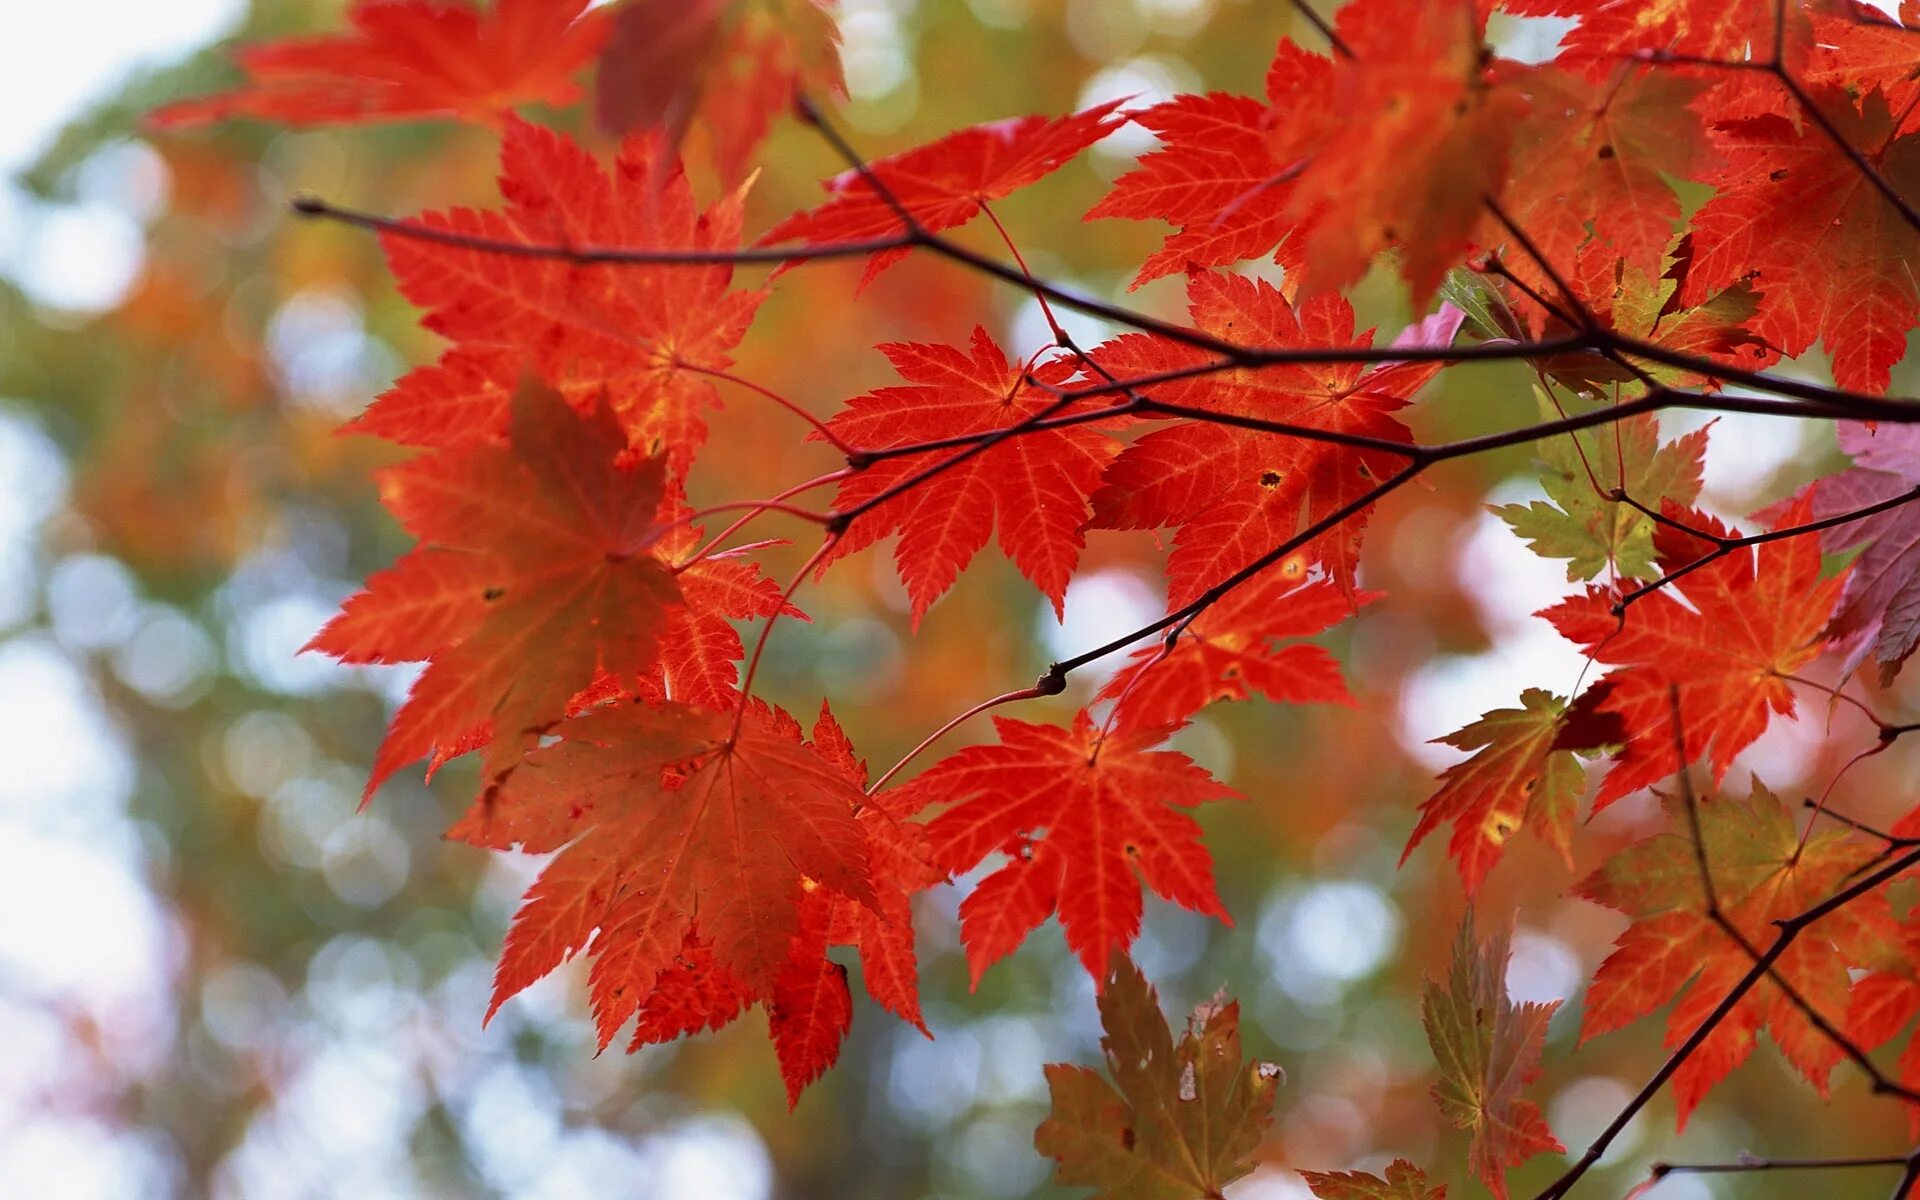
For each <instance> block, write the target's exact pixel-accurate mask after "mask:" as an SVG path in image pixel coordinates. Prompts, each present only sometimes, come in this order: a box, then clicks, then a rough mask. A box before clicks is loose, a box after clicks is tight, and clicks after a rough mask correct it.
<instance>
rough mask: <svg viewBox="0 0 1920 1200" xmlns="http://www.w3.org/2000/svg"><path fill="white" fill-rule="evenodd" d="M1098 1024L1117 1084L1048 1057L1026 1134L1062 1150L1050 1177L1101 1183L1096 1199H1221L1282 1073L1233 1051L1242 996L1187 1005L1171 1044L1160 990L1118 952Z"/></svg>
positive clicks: (1251, 1146) (1244, 1162) (1255, 1137)
mask: <svg viewBox="0 0 1920 1200" xmlns="http://www.w3.org/2000/svg"><path fill="white" fill-rule="evenodd" d="M1100 1024H1101V1026H1102V1027H1103V1028H1104V1029H1105V1030H1106V1036H1105V1037H1103V1038H1101V1039H1100V1045H1101V1048H1102V1049H1104V1050H1105V1051H1106V1056H1107V1067H1108V1069H1109V1071H1111V1072H1112V1075H1113V1083H1111V1084H1109V1083H1108V1082H1107V1081H1106V1080H1104V1079H1102V1078H1101V1077H1100V1075H1099V1073H1098V1072H1095V1071H1091V1070H1088V1069H1087V1068H1085V1067H1076V1066H1072V1065H1069V1064H1066V1063H1048V1064H1047V1086H1048V1087H1049V1088H1050V1089H1051V1090H1052V1093H1053V1111H1052V1113H1051V1114H1050V1115H1049V1116H1048V1117H1047V1120H1046V1121H1045V1122H1043V1123H1042V1124H1041V1126H1040V1128H1039V1129H1037V1130H1036V1131H1034V1135H1033V1144H1034V1146H1035V1147H1036V1148H1037V1149H1038V1150H1039V1151H1040V1153H1042V1154H1045V1155H1047V1156H1048V1157H1050V1158H1055V1159H1058V1160H1059V1163H1060V1165H1059V1167H1058V1169H1057V1170H1056V1171H1055V1173H1054V1181H1055V1182H1057V1183H1064V1184H1080V1185H1085V1186H1091V1187H1096V1188H1099V1189H1100V1191H1099V1196H1100V1197H1101V1198H1102V1200H1218V1197H1220V1196H1221V1194H1222V1192H1223V1190H1224V1189H1225V1187H1226V1185H1227V1184H1228V1183H1230V1182H1232V1181H1233V1180H1235V1179H1238V1178H1239V1177H1240V1176H1242V1175H1244V1174H1246V1173H1247V1171H1248V1170H1250V1169H1251V1166H1252V1164H1251V1163H1250V1162H1249V1161H1248V1159H1249V1158H1250V1157H1251V1156H1252V1154H1253V1152H1254V1150H1255V1149H1256V1148H1257V1147H1258V1146H1259V1144H1260V1137H1261V1135H1262V1134H1263V1133H1264V1132H1265V1131H1266V1128H1267V1126H1268V1125H1269V1124H1270V1123H1271V1122H1272V1120H1273V1099H1274V1093H1275V1091H1276V1090H1277V1089H1278V1088H1279V1085H1280V1078H1281V1072H1280V1068H1279V1067H1277V1066H1275V1065H1274V1064H1273V1063H1268V1062H1251V1063H1244V1064H1243V1063H1242V1062H1241V1061H1240V1006H1239V1005H1238V1004H1237V1003H1234V1002H1231V1001H1224V1000H1222V999H1221V998H1218V997H1216V998H1215V999H1214V1000H1213V1001H1211V1002H1210V1003H1207V1004H1202V1005H1201V1006H1200V1007H1198V1008H1196V1009H1194V1010H1193V1016H1192V1017H1190V1018H1189V1019H1188V1021H1187V1031H1186V1034H1185V1035H1184V1036H1183V1037H1182V1038H1181V1039H1180V1043H1179V1045H1178V1046H1176V1045H1174V1042H1173V1034H1172V1031H1171V1030H1170V1029H1168V1027H1167V1021H1166V1018H1165V1017H1164V1016H1162V1015H1161V1013H1160V1001H1159V998H1158V997H1157V996H1155V994H1154V991H1153V989H1152V988H1151V987H1149V986H1148V985H1147V981H1146V979H1145V977H1143V976H1142V975H1141V974H1140V970H1139V968H1138V967H1136V966H1134V965H1133V963H1132V962H1131V961H1129V960H1128V959H1126V958H1124V957H1122V958H1118V959H1116V960H1115V961H1114V964H1113V966H1112V967H1111V968H1110V970H1109V971H1108V974H1107V978H1106V982H1105V986H1104V988H1103V989H1102V991H1101V993H1100Z"/></svg>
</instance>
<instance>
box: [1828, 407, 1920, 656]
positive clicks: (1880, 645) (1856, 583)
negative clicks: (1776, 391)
mask: <svg viewBox="0 0 1920 1200" xmlns="http://www.w3.org/2000/svg"><path fill="white" fill-rule="evenodd" d="M1839 434H1840V448H1841V449H1842V450H1845V451H1846V452H1847V453H1848V454H1850V455H1852V456H1853V463H1854V465H1853V467H1852V468H1851V469H1849V470H1846V471H1842V472H1839V473H1838V474H1834V475H1829V476H1827V477H1826V478H1825V479H1822V480H1820V481H1819V482H1818V483H1816V484H1815V485H1814V487H1813V515H1814V516H1815V517H1817V518H1819V519H1821V520H1826V519H1828V518H1831V517H1837V516H1840V515H1841V514H1843V513H1848V512H1853V511H1855V510H1858V509H1861V508H1866V507H1868V506H1870V505H1874V504H1878V503H1880V502H1882V501H1887V500H1892V499H1895V498H1896V497H1898V496H1901V495H1903V494H1905V493H1907V492H1911V491H1913V490H1914V489H1915V488H1916V487H1920V428H1916V427H1915V426H1912V425H1894V424H1882V425H1879V426H1867V425H1862V424H1856V423H1853V422H1846V423H1842V424H1841V425H1840V427H1839ZM1820 539H1821V543H1822V544H1823V545H1824V546H1825V547H1826V548H1827V549H1828V550H1829V551H1841V550H1849V549H1853V548H1855V547H1864V549H1863V550H1862V551H1861V554H1860V557H1859V558H1857V559H1855V560H1854V563H1853V569H1852V570H1851V571H1849V572H1848V574H1847V584H1846V588H1845V590H1843V591H1842V592H1841V593H1840V610H1839V611H1838V612H1836V613H1834V615H1833V623H1832V624H1831V625H1830V626H1828V628H1827V633H1828V635H1829V636H1830V637H1833V638H1835V639H1837V640H1839V641H1840V642H1841V643H1842V644H1843V645H1845V646H1847V647H1848V653H1847V656H1846V669H1847V670H1852V669H1853V668H1854V667H1855V666H1857V665H1858V664H1859V663H1860V661H1861V660H1862V659H1864V658H1865V657H1866V656H1867V655H1868V654H1869V653H1871V654H1872V656H1873V658H1874V660H1875V661H1877V662H1878V663H1879V664H1880V673H1881V676H1882V678H1883V679H1885V680H1889V681H1890V680H1891V679H1892V677H1893V675H1894V674H1895V673H1896V672H1897V671H1899V669H1900V666H1901V664H1903V663H1905V662H1906V660H1907V657H1908V656H1909V655H1911V654H1912V653H1913V649H1914V647H1915V646H1916V645H1920V513H1916V510H1915V509H1914V508H1912V507H1910V506H1903V507H1899V508H1892V509H1888V510H1887V511H1885V512H1881V513H1876V514H1874V515H1873V516H1870V517H1864V518H1862V519H1860V520H1858V521H1849V522H1847V523H1846V524H1844V525H1837V526H1835V527H1833V528H1832V529H1828V530H1826V531H1824V532H1823V533H1821V535H1820Z"/></svg>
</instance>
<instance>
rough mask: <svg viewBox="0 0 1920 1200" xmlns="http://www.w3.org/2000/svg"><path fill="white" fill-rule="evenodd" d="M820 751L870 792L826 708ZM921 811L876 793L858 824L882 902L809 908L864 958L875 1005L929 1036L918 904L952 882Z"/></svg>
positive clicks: (905, 798) (840, 901)
mask: <svg viewBox="0 0 1920 1200" xmlns="http://www.w3.org/2000/svg"><path fill="white" fill-rule="evenodd" d="M813 748H814V750H815V751H816V752H817V753H818V754H819V755H820V756H821V757H822V758H824V759H826V760H827V761H828V762H830V763H832V764H833V765H834V766H836V767H838V768H839V769H840V771H841V773H842V774H844V775H845V776H846V777H847V778H848V780H850V781H851V782H852V783H853V786H855V787H856V788H860V789H861V790H863V791H865V790H866V787H867V764H866V763H865V762H864V761H863V760H861V759H860V758H859V757H858V756H856V755H855V754H854V751H853V743H852V742H850V741H848V740H847V735H846V733H845V731H844V730H842V729H841V728H840V724H839V722H837V721H835V720H834V719H833V714H832V713H830V712H828V711H827V706H826V705H825V704H824V703H823V704H821V706H820V718H819V720H818V721H816V722H815V723H814V727H813ZM919 807H920V800H919V797H918V794H917V793H915V792H913V791H912V790H911V789H895V790H892V791H882V792H879V793H869V794H868V795H867V798H866V800H865V802H864V803H863V804H862V805H861V807H860V811H859V814H858V817H859V820H860V825H861V827H862V828H863V829H865V830H866V833H867V845H868V849H869V851H870V852H871V856H872V862H873V877H874V902H873V903H872V904H862V903H858V902H856V901H854V900H852V899H849V898H847V897H845V896H840V895H837V894H835V893H832V892H826V891H815V892H813V893H811V894H810V896H809V902H810V903H812V904H815V905H817V906H820V907H823V908H824V909H825V911H826V921H827V925H826V930H827V932H826V938H827V941H828V942H829V943H830V944H832V945H836V946H852V947H854V948H855V949H857V950H858V951H859V952H860V972H861V979H862V981H863V982H864V983H865V984H866V989H867V995H868V996H870V997H872V999H873V1002H874V1003H876V1004H878V1005H880V1006H881V1007H882V1008H885V1009H887V1010H888V1011H890V1012H892V1013H893V1014H894V1015H896V1016H898V1017H899V1018H900V1019H901V1020H903V1021H906V1022H908V1023H909V1024H911V1025H913V1026H914V1027H915V1028H917V1029H919V1030H920V1032H922V1033H927V1026H926V1022H925V1021H924V1020H923V1019H922V1017H921V1015H920V966H919V962H918V960H917V959H916V958H915V956H914V949H913V908H912V905H911V903H910V899H911V897H912V896H913V894H914V893H916V892H919V891H921V890H923V889H925V888H930V887H932V886H934V885H935V884H939V883H945V882H946V880H947V875H946V872H945V871H942V870H940V869H939V867H937V866H935V865H934V862H933V852H932V850H931V848H930V847H929V845H928V842H927V829H926V826H925V825H923V824H920V823H919V822H916V821H911V820H909V819H908V818H909V817H912V816H913V815H914V814H915V813H916V812H918V810H919ZM927 1036H928V1037H931V1036H933V1035H932V1034H930V1033H928V1034H927Z"/></svg>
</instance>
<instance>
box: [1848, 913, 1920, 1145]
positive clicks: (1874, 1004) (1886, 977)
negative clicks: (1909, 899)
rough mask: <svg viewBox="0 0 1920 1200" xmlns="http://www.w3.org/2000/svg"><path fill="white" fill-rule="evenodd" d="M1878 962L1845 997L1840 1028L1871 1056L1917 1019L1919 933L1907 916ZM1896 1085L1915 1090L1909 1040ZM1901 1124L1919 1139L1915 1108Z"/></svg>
mask: <svg viewBox="0 0 1920 1200" xmlns="http://www.w3.org/2000/svg"><path fill="white" fill-rule="evenodd" d="M1885 950H1886V953H1885V956H1884V959H1883V961H1880V962H1876V963H1874V967H1875V968H1876V969H1875V970H1874V971H1873V972H1872V973H1870V974H1868V975H1866V976H1864V977H1862V978H1860V979H1859V980H1858V981H1857V982H1855V983H1854V985H1853V991H1852V992H1851V993H1849V995H1848V997H1847V1012H1846V1017H1845V1019H1844V1020H1843V1021H1842V1022H1841V1028H1843V1029H1844V1030H1845V1031H1846V1033H1847V1035H1848V1036H1849V1037H1852V1038H1853V1039H1855V1040H1856V1041H1857V1042H1858V1043H1859V1044H1860V1046H1861V1047H1862V1048H1864V1049H1867V1050H1872V1049H1874V1048H1875V1047H1878V1046H1883V1045H1885V1044H1886V1043H1888V1042H1890V1041H1892V1040H1893V1039H1894V1038H1896V1037H1898V1036H1899V1035H1900V1033H1901V1031H1903V1030H1904V1029H1906V1028H1907V1026H1908V1025H1909V1024H1910V1023H1911V1022H1912V1021H1913V1018H1914V1017H1915V1016H1916V1015H1920V974H1916V967H1915V964H1920V929H1916V928H1915V927H1914V924H1913V916H1912V914H1908V917H1907V919H1906V921H1905V922H1904V923H1903V924H1902V925H1901V926H1900V931H1899V941H1898V942H1897V943H1896V944H1893V945H1891V946H1888V947H1886V948H1885ZM1894 1071H1895V1073H1896V1076H1897V1078H1898V1079H1899V1081H1900V1082H1901V1084H1903V1085H1905V1086H1906V1087H1909V1088H1914V1089H1916V1090H1920V1038H1910V1039H1908V1041H1907V1045H1906V1047H1905V1049H1903V1050H1901V1052H1900V1055H1899V1057H1898V1058H1897V1059H1896V1060H1895V1062H1894ZM1907 1123H1908V1126H1909V1128H1911V1129H1912V1130H1913V1131H1914V1132H1915V1133H1916V1134H1920V1106H1916V1105H1913V1104H1909V1105H1908V1106H1907Z"/></svg>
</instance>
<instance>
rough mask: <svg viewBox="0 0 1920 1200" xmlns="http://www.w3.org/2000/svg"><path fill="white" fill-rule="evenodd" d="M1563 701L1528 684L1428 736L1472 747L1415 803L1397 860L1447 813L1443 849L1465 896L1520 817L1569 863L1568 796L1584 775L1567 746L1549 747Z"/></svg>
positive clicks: (1574, 796) (1575, 796)
mask: <svg viewBox="0 0 1920 1200" xmlns="http://www.w3.org/2000/svg"><path fill="white" fill-rule="evenodd" d="M1566 705H1567V702H1566V700H1564V699H1563V698H1561V697H1559V696H1556V695H1553V694H1552V693H1551V692H1546V691H1542V690H1541V689H1539V688H1528V689H1527V690H1526V691H1524V692H1521V693H1520V707H1519V708H1496V709H1494V710H1493V711H1492V712H1490V713H1487V714H1486V715H1485V716H1483V717H1481V718H1480V719H1479V720H1478V721H1475V722H1473V723H1472V724H1470V725H1468V726H1466V727H1465V728H1463V729H1459V730H1456V731H1455V732H1453V733H1450V734H1448V735H1446V736H1445V737H1442V738H1436V739H1434V740H1436V741H1440V742H1445V743H1446V744H1447V745H1450V746H1455V747H1458V748H1459V749H1462V750H1474V751H1477V753H1476V754H1474V756H1473V757H1472V758H1469V759H1467V760H1466V761H1465V762H1461V763H1456V764H1454V765H1453V766H1451V767H1448V768H1447V769H1446V771H1445V772H1444V773H1443V774H1442V775H1441V776H1440V779H1441V785H1440V790H1439V791H1437V792H1435V793H1434V794H1433V795H1432V796H1430V797H1428V798H1427V799H1426V800H1425V801H1424V802H1422V803H1421V805H1420V821H1419V823H1418V824H1417V825H1415V826H1414V829H1413V833H1412V835H1411V836H1409V837H1408V838H1407V848H1406V849H1405V850H1403V851H1401V853H1400V861H1401V862H1402V863H1405V862H1406V861H1407V857H1408V856H1409V855H1411V854H1412V853H1413V851H1414V848H1415V847H1416V846H1418V845H1419V844H1420V843H1421V842H1422V841H1424V840H1425V839H1426V836H1427V835H1428V834H1430V833H1432V832H1433V831H1434V830H1435V829H1437V828H1439V826H1440V823H1441V822H1442V821H1451V822H1452V823H1453V837H1452V839H1451V840H1450V841H1449V842H1448V844H1447V854H1448V856H1449V857H1451V858H1452V859H1453V860H1454V862H1455V863H1456V864H1457V865H1458V866H1459V868H1460V881H1461V882H1462V883H1463V884H1465V885H1466V889H1467V895H1469V896H1471V895H1473V893H1474V892H1475V891H1476V890H1478V889H1479V887H1480V883H1481V881H1482V880H1484V879H1485V878H1486V877H1487V872H1488V871H1490V870H1492V869H1493V865H1494V864H1495V863H1497V862H1499V861H1500V856H1501V855H1502V854H1504V853H1505V852H1506V847H1507V842H1508V840H1509V839H1511V838H1512V837H1513V835H1514V833H1515V832H1516V831H1518V830H1519V829H1520V827H1521V826H1522V825H1525V826H1527V827H1528V828H1530V829H1532V830H1533V832H1534V833H1535V834H1536V835H1537V836H1539V837H1540V838H1541V839H1542V840H1543V841H1545V842H1546V843H1547V844H1548V845H1550V846H1552V847H1553V848H1554V849H1555V850H1557V851H1559V852H1560V857H1561V858H1563V859H1565V860H1566V861H1567V865H1568V866H1569V867H1571V866H1572V865H1573V811H1574V804H1575V803H1576V802H1577V801H1578V800H1579V799H1580V790H1581V788H1582V787H1583V786H1585V783H1586V775H1585V773H1584V772H1583V771H1582V770H1581V769H1580V762H1579V759H1578V758H1576V757H1575V756H1574V754H1573V752H1572V751H1570V750H1558V749H1555V748H1554V743H1555V741H1556V740H1557V739H1558V738H1559V736H1560V733H1561V725H1562V720H1561V719H1562V716H1563V715H1564V713H1565V711H1566Z"/></svg>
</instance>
